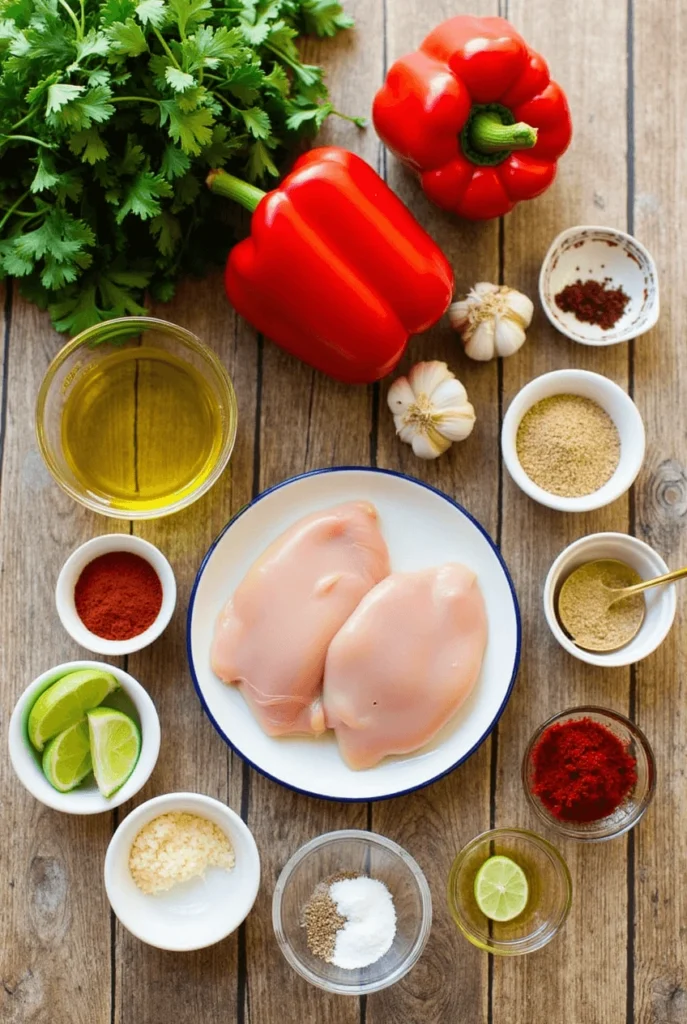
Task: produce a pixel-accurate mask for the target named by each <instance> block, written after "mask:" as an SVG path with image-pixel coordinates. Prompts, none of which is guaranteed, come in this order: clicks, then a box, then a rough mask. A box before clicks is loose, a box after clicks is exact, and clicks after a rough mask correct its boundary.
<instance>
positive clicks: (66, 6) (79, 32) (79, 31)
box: [57, 0, 83, 39]
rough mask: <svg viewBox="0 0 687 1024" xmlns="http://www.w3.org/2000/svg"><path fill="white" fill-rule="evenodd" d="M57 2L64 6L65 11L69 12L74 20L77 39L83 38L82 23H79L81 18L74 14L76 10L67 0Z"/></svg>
mask: <svg viewBox="0 0 687 1024" xmlns="http://www.w3.org/2000/svg"><path fill="white" fill-rule="evenodd" d="M57 2H58V3H59V4H60V6H61V7H64V9H65V11H66V12H67V14H68V15H69V17H70V18H71V19H72V21H73V22H74V27H75V28H76V38H77V39H83V29H82V28H81V25H80V24H79V19H78V18H77V16H76V15H75V14H74V11H73V10H72V9H71V7H70V6H69V4H68V3H67V0H57Z"/></svg>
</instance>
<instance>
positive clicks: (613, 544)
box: [544, 533, 677, 668]
mask: <svg viewBox="0 0 687 1024" xmlns="http://www.w3.org/2000/svg"><path fill="white" fill-rule="evenodd" d="M597 559H614V560H617V561H618V562H622V563H623V564H624V565H626V566H628V567H629V568H630V569H633V570H634V571H635V572H636V573H637V574H638V575H639V576H640V577H641V579H643V580H649V579H654V578H655V577H656V576H662V575H663V574H664V573H666V572H668V571H669V570H668V566H667V565H666V563H665V561H664V560H663V559H662V558H661V556H660V555H659V554H658V552H657V551H654V549H653V548H651V547H649V545H648V544H645V543H644V541H642V540H639V539H638V538H637V537H631V536H630V535H629V534H625V533H593V534H589V536H587V537H581V538H580V539H579V540H576V541H574V542H573V543H572V544H569V545H568V547H567V548H564V549H563V551H561V553H560V555H559V556H558V558H556V560H555V561H554V563H553V565H552V566H551V568H550V569H549V573H548V576H547V577H546V582H545V584H544V614H545V616H546V621H547V622H548V624H549V628H550V630H551V632H552V633H553V635H554V636H555V638H556V640H557V641H558V643H559V644H560V645H561V647H562V648H563V649H564V650H566V651H567V652H568V654H572V655H573V656H574V657H575V658H578V659H579V660H580V661H585V662H587V664H588V665H599V666H601V667H603V668H612V667H614V668H620V667H622V666H625V665H634V664H635V662H637V661H641V660H642V658H646V657H647V656H648V655H649V654H652V653H653V652H654V651H655V650H656V648H657V647H659V646H660V645H661V644H662V643H663V641H664V640H665V638H666V637H667V635H668V633H669V632H670V629H671V627H672V625H673V620H674V619H675V612H676V608H677V597H676V593H675V586H674V584H671V585H669V586H663V587H655V588H653V589H651V590H647V591H645V593H644V595H643V597H644V601H645V602H646V613H645V615H644V620H643V622H642V625H641V626H640V628H639V631H638V633H637V634H636V635H635V636H634V637H633V639H632V640H631V641H630V642H629V643H627V644H625V646H624V647H620V648H619V649H618V650H615V651H604V652H598V651H587V650H584V649H583V648H581V647H579V646H578V645H577V644H575V643H574V642H573V641H572V640H571V638H570V637H569V636H568V635H567V633H566V632H565V630H564V629H563V627H562V625H561V623H560V621H559V618H558V615H557V612H556V610H557V607H558V595H559V593H560V590H561V587H562V586H563V584H564V583H565V581H566V580H567V578H568V577H569V576H570V574H571V573H572V572H573V571H574V570H575V569H577V568H579V566H581V565H585V564H586V563H588V562H594V561H596V560H597ZM582 611H583V609H582ZM593 613H594V608H593V607H590V608H589V614H590V615H593Z"/></svg>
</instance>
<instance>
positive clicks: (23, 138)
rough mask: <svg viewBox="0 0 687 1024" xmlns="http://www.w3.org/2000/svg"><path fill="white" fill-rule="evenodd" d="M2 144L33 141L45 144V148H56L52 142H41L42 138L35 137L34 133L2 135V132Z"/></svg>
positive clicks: (37, 144) (0, 143)
mask: <svg viewBox="0 0 687 1024" xmlns="http://www.w3.org/2000/svg"><path fill="white" fill-rule="evenodd" d="M0 139H2V142H0V145H4V143H5V142H33V143H34V144H35V145H36V146H43V148H44V149H55V146H54V144H53V143H52V142H41V140H40V139H34V137H33V135H2V134H0Z"/></svg>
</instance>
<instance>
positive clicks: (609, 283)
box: [539, 225, 659, 347]
mask: <svg viewBox="0 0 687 1024" xmlns="http://www.w3.org/2000/svg"><path fill="white" fill-rule="evenodd" d="M539 297H540V299H541V304H542V306H543V307H544V312H545V313H546V315H547V317H548V318H549V320H550V321H551V323H552V324H553V326H554V327H555V328H556V330H557V331H560V332H561V333H562V334H565V335H566V336H567V337H568V338H571V339H572V340H573V341H577V342H579V344H581V345H593V346H597V347H602V346H605V345H617V344H619V343H620V342H622V341H629V340H630V339H631V338H637V337H638V336H639V335H640V334H644V333H646V331H648V330H650V329H651V328H652V327H653V326H654V324H655V323H656V321H657V320H658V314H659V298H658V272H657V270H656V264H655V263H654V260H653V257H652V256H651V253H650V252H649V251H648V250H647V249H646V248H645V247H644V246H643V245H642V244H641V242H638V241H637V239H636V238H633V237H632V235H628V234H626V233H625V232H624V231H617V230H615V228H605V227H594V226H591V225H581V226H579V227H574V228H568V230H567V231H563V232H562V233H561V234H560V235H558V237H557V238H555V239H554V241H553V242H552V244H551V247H550V249H549V251H548V252H547V254H546V256H545V257H544V262H543V263H542V268H541V272H540V275H539Z"/></svg>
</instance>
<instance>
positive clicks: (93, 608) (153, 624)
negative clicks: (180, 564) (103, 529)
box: [55, 533, 177, 658]
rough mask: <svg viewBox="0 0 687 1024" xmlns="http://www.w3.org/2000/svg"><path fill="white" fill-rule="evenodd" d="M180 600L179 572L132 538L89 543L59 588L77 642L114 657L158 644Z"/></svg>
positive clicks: (114, 536)
mask: <svg viewBox="0 0 687 1024" xmlns="http://www.w3.org/2000/svg"><path fill="white" fill-rule="evenodd" d="M176 599H177V588H176V580H175V578H174V572H173V571H172V567H171V565H170V564H169V562H168V561H167V559H166V558H165V556H164V555H163V554H162V552H161V551H160V550H159V548H156V547H155V545H154V544H151V543H150V541H147V540H144V539H143V538H142V537H137V536H136V535H135V534H129V533H107V534H104V535H103V536H101V537H93V538H92V539H91V540H88V541H86V543H85V544H82V545H81V546H80V547H78V548H77V549H76V551H73V552H72V554H71V555H70V556H69V558H68V559H67V561H66V562H65V563H64V565H63V567H62V570H61V572H60V575H59V576H58V579H57V586H56V588H55V603H56V605H57V614H58V615H59V617H60V621H61V623H62V625H63V626H64V628H65V629H66V631H67V632H68V633H69V635H70V636H71V637H72V639H73V640H76V642H77V643H78V644H81V646H82V647H85V648H87V649H88V650H89V651H95V652H96V653H97V654H103V655H106V656H107V657H111V658H112V657H117V656H118V655H119V656H123V655H126V654H133V653H134V652H135V651H140V650H142V649H143V648H144V647H147V646H148V645H149V644H151V643H153V641H154V640H157V638H158V637H159V636H160V634H161V633H162V632H163V631H164V630H165V629H166V628H167V626H168V624H169V621H170V619H171V617H172V614H173V612H174V607H175V605H176Z"/></svg>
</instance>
